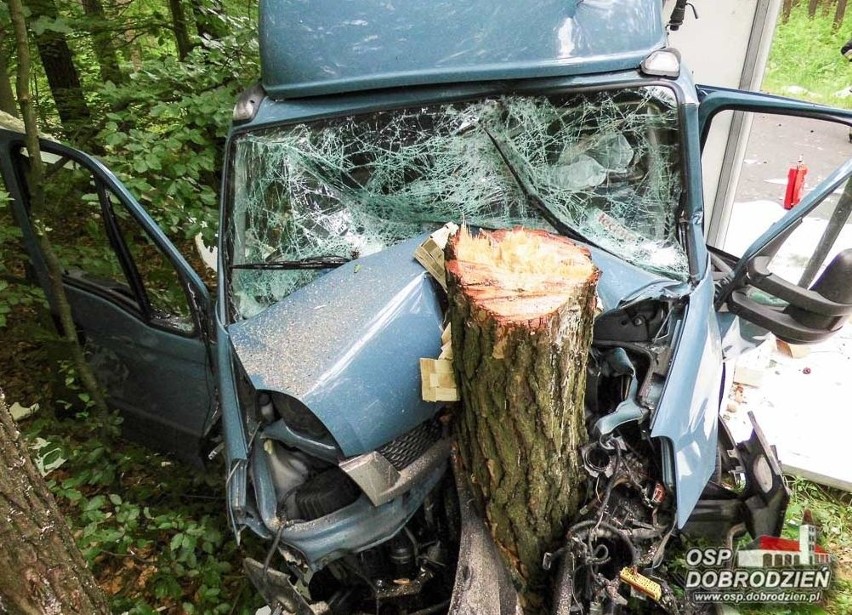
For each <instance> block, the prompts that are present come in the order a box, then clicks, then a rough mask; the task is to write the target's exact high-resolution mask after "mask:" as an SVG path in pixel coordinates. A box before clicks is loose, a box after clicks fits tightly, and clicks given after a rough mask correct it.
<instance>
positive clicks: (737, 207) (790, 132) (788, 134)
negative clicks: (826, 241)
mask: <svg viewBox="0 0 852 615" xmlns="http://www.w3.org/2000/svg"><path fill="white" fill-rule="evenodd" d="M850 147H852V146H850V144H849V129H848V128H847V127H846V126H844V125H843V124H838V123H836V122H830V121H826V120H820V119H811V118H802V117H794V116H790V115H778V114H770V113H752V112H744V111H736V112H733V111H724V112H722V113H719V114H718V115H717V116H715V117H714V118H713V124H712V128H711V132H710V135H709V138H708V140H707V143H706V144H705V146H704V151H703V153H702V166H703V168H704V169H703V170H704V184H705V194H704V196H705V211H706V215H705V220H707V222H708V224H709V228H707V229H706V230H707V238H708V243H709V244H710V245H711V246H713V247H716V248H719V249H721V250H723V251H725V252H727V253H728V254H732V255H734V256H742V255H743V254H744V253H745V251H746V249H747V248H748V247H749V246H750V245H751V244H752V243H753V242H754V241H755V240H756V239H757V238H758V237H760V235H762V234H763V233H764V232H765V231H766V230H767V229H769V227H770V226H771V225H772V224H774V223H775V222H776V221H778V220H779V219H781V217H783V216H784V215H785V214H786V213H787V211H788V210H789V209H791V208H795V207H797V206H798V205H797V201H798V199H800V198H804V197H805V195H807V194H808V193H809V192H810V191H811V190H812V189H813V188H814V187H816V186H817V185H819V184H820V183H821V182H822V181H823V180H824V179H825V178H826V177H828V175H830V174H831V173H832V172H833V171H834V170H835V169H836V168H837V167H839V166H840V165H841V164H843V163H844V162H846V160H847V159H848V157H849V154H850ZM735 152H741V155H740V156H737V155H736V154H735ZM734 167H736V168H734ZM717 179H718V180H719V181H718V184H717V183H716V182H717ZM797 184H798V185H797ZM836 203H837V198H836V196H835V197H833V198H832V199H830V200H829V202H826V203H825V204H824V206H821V207H820V209H821V210H822V212H821V213H818V212H814V213H812V214H811V217H812V219H813V220H816V219H819V218H818V217H819V216H820V215H822V216H827V215H828V214H827V213H825V212H826V211H827V210H826V208H829V207H833V206H834V204H836ZM814 214H816V215H814ZM803 226H805V225H803ZM788 243H789V242H788ZM810 245H811V247H813V246H814V245H816V242H812V243H811V244H810Z"/></svg>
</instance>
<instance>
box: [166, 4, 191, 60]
mask: <svg viewBox="0 0 852 615" xmlns="http://www.w3.org/2000/svg"><path fill="white" fill-rule="evenodd" d="M169 11H170V12H171V14H172V30H173V31H174V33H175V43H176V44H177V50H178V57H179V58H180V59H181V60H184V59H185V58H186V56H188V55H189V52H190V51H192V41H191V40H190V38H189V29H188V28H187V25H186V15H185V14H184V12H183V6H182V5H181V1H180V0H169Z"/></svg>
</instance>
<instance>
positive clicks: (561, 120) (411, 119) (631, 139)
mask: <svg viewBox="0 0 852 615" xmlns="http://www.w3.org/2000/svg"><path fill="white" fill-rule="evenodd" d="M672 101H673V95H672V93H671V91H670V90H667V89H665V88H661V87H653V88H636V89H631V90H620V91H613V92H601V93H595V94H588V95H579V96H578V95H575V96H566V95H562V96H552V97H523V96H508V97H503V98H492V99H486V100H476V101H471V102H467V103H455V104H447V105H440V106H433V107H425V108H414V109H401V110H392V111H382V112H377V113H373V114H367V115H362V116H357V117H346V118H338V119H333V120H326V121H320V122H316V123H314V124H310V125H306V124H299V125H296V126H289V127H279V128H274V129H269V130H265V131H262V132H254V133H250V134H247V135H245V136H243V137H240V138H239V140H238V141H237V145H236V153H235V160H234V173H235V177H234V186H235V191H234V196H233V199H234V200H233V207H232V212H233V215H232V216H231V219H230V220H229V228H228V241H229V246H230V250H229V252H230V254H229V258H230V263H229V264H230V265H231V266H232V267H233V266H237V267H239V265H241V264H244V263H272V262H275V261H296V260H301V259H310V258H315V257H318V256H328V255H335V256H339V257H342V258H347V259H349V258H359V257H361V256H365V255H367V254H371V253H373V252H377V251H379V250H382V249H385V248H387V247H389V246H391V245H394V244H396V243H399V242H401V241H403V240H405V239H407V238H409V237H413V236H415V235H418V234H420V233H423V232H424V231H432V230H435V229H436V228H438V227H439V226H441V225H443V224H444V223H446V222H448V221H455V222H464V223H467V224H468V225H471V226H480V227H485V228H507V227H512V226H525V227H529V228H546V229H548V230H554V229H553V228H552V227H551V225H550V224H549V223H548V222H547V219H546V217H545V215H543V213H542V211H541V208H540V207H538V206H536V205H535V204H534V203H531V202H530V200H529V199H526V198H524V195H523V194H522V192H521V188H520V187H519V185H518V183H517V182H516V181H515V179H513V176H512V172H511V169H509V168H507V165H506V163H505V159H504V158H503V157H502V156H501V154H500V152H498V151H497V149H496V148H495V145H494V142H493V140H492V139H491V138H489V133H491V134H492V135H494V137H495V138H496V139H497V140H498V141H500V142H502V143H505V144H507V145H508V148H507V149H509V150H511V151H512V153H513V160H512V165H513V166H515V165H517V166H519V167H522V168H520V169H518V171H519V173H521V174H522V175H523V177H524V178H525V180H526V181H528V182H529V184H530V187H531V188H532V189H534V191H535V193H536V195H537V196H538V197H540V200H541V201H542V203H543V205H544V206H545V207H546V210H547V211H546V212H545V213H546V214H547V215H548V216H549V215H552V216H553V218H552V219H555V220H557V221H558V222H559V223H560V226H564V227H570V228H572V229H574V230H576V231H577V233H578V234H579V235H581V236H583V237H586V238H588V239H589V240H590V241H592V242H594V243H596V244H597V245H598V246H600V247H602V248H604V249H605V250H607V251H609V252H612V253H613V254H615V255H616V256H618V257H620V258H622V259H624V260H627V261H630V262H632V263H635V264H637V265H639V266H640V267H643V268H645V269H647V270H649V271H653V272H656V273H662V274H664V275H667V276H668V277H672V278H675V279H678V280H683V279H685V278H686V276H687V273H688V268H687V258H686V253H685V250H684V249H683V247H682V246H681V245H679V244H678V242H677V237H676V228H675V227H676V224H675V221H676V218H677V208H678V202H679V197H680V192H681V168H680V155H679V146H678V137H677V128H678V118H677V111H676V107H675V106H674V105H673V104H672ZM321 273H322V272H321V271H316V270H314V271H311V270H280V269H277V270H276V269H269V270H267V269H263V268H261V269H256V268H253V269H242V268H236V269H232V270H231V288H230V297H231V301H232V304H233V306H234V311H235V313H236V316H237V318H248V317H250V316H252V315H254V314H256V313H257V312H259V311H260V310H262V309H263V308H265V307H267V306H268V305H271V304H272V303H274V302H276V301H278V300H280V299H281V298H282V297H284V296H285V295H287V294H288V293H290V292H292V291H293V290H295V289H296V288H298V287H300V286H303V285H304V284H307V283H308V282H310V281H311V280H313V279H314V278H315V277H316V276H318V275H321Z"/></svg>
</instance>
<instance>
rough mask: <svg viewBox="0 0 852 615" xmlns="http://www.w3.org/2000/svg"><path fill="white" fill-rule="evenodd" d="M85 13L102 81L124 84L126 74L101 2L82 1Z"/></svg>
mask: <svg viewBox="0 0 852 615" xmlns="http://www.w3.org/2000/svg"><path fill="white" fill-rule="evenodd" d="M82 4H83V11H84V12H85V13H86V18H87V19H86V28H87V29H88V31H89V36H91V37H92V49H93V50H94V52H95V57H97V58H98V66H99V67H100V74H101V79H103V80H104V81H105V82H106V81H111V82H112V83H115V84H120V83H123V82H124V74H123V73H122V72H121V67H120V66H119V62H118V52H117V51H116V49H115V43H114V42H113V39H112V32H111V31H110V30H109V29H108V28H107V26H108V23H109V22H108V21H107V17H106V14H105V13H104V7H103V5H102V4H101V2H100V0H82Z"/></svg>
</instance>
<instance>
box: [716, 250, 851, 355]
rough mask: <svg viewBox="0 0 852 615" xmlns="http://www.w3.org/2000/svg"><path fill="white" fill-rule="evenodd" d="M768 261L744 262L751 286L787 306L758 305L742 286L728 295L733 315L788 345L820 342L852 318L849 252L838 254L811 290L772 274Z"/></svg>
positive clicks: (747, 288) (761, 257)
mask: <svg viewBox="0 0 852 615" xmlns="http://www.w3.org/2000/svg"><path fill="white" fill-rule="evenodd" d="M770 260H771V257H769V256H756V257H754V258H753V259H752V260H751V261H750V262H749V263H748V280H749V285H750V286H751V287H753V288H756V289H759V290H760V291H763V292H764V293H766V294H768V295H771V296H772V297H775V298H777V299H780V300H781V302H784V303H785V305H772V304H769V303H768V302H761V301H759V300H758V299H756V298H755V297H754V296H753V293H749V290H750V289H749V286H746V287H743V288H740V289H737V290H735V291H733V292H732V293H731V296H730V299H729V306H730V308H731V311H732V312H734V313H735V314H738V315H739V316H742V317H743V318H745V319H746V320H749V321H751V322H753V323H755V324H756V325H759V326H761V327H763V328H765V329H768V330H770V331H772V332H773V333H774V334H775V335H776V336H777V337H778V338H780V339H782V340H784V341H786V342H790V343H792V344H808V343H813V342H819V341H821V340H824V339H826V338H828V337H830V336H831V335H833V334H834V333H836V332H837V331H838V330H839V329H840V328H841V327H842V326H843V324H844V323H845V322H846V320H847V318H848V317H849V315H850V314H852V248H849V249H846V250H843V251H842V252H839V253H838V254H837V255H836V256H835V257H834V258H833V259H832V260H831V262H830V263H829V264H828V266H827V267H826V268H825V270H824V271H823V273H822V275H820V277H819V278H818V279H817V281H816V282H814V284H813V285H812V286H811V287H810V288H802V287H800V286H796V285H795V284H791V283H790V282H787V281H786V280H784V279H783V278H781V277H779V276H778V275H776V274H774V273H771V272H770V271H769V261H770ZM778 303H780V302H778Z"/></svg>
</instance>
